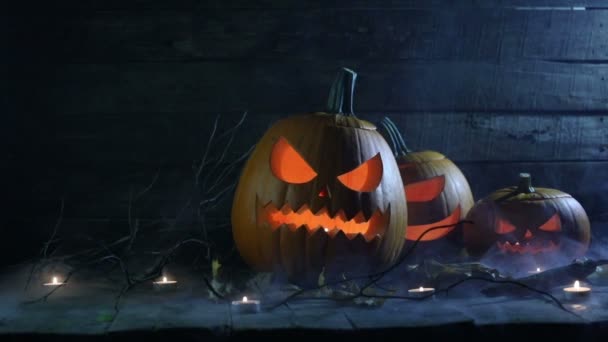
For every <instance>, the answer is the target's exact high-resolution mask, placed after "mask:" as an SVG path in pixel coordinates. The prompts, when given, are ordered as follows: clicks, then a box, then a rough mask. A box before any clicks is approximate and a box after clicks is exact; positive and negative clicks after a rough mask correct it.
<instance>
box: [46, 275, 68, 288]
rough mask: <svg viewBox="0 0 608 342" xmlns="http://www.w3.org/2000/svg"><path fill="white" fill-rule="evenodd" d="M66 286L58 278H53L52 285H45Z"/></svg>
mask: <svg viewBox="0 0 608 342" xmlns="http://www.w3.org/2000/svg"><path fill="white" fill-rule="evenodd" d="M63 284H65V283H64V282H61V281H59V280H58V279H57V277H53V278H52V279H51V282H50V283H44V286H59V285H63Z"/></svg>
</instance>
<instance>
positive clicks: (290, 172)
mask: <svg viewBox="0 0 608 342" xmlns="http://www.w3.org/2000/svg"><path fill="white" fill-rule="evenodd" d="M270 169H271V170H272V173H273V174H274V175H275V177H277V178H279V179H280V180H282V181H284V182H287V183H291V184H303V183H307V182H310V181H311V180H313V179H314V178H315V177H316V176H317V173H316V172H315V170H313V169H312V167H310V165H308V163H307V162H306V160H304V158H303V157H302V156H301V155H300V153H298V151H296V149H295V148H293V146H291V145H290V144H289V142H288V141H287V139H285V138H283V137H280V138H279V139H278V140H277V142H276V143H275V144H274V146H273V148H272V152H271V153H270Z"/></svg>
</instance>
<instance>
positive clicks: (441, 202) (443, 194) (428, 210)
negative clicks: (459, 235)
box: [399, 151, 473, 241]
mask: <svg viewBox="0 0 608 342" xmlns="http://www.w3.org/2000/svg"><path fill="white" fill-rule="evenodd" d="M423 153H424V154H425V155H422V154H423ZM410 154H415V155H413V156H411V157H414V158H419V157H422V158H429V157H431V159H430V160H429V159H426V160H427V162H426V163H422V164H421V163H411V162H401V163H400V164H399V168H400V169H401V178H402V179H403V182H404V184H405V196H406V198H407V203H408V218H409V222H408V226H407V230H406V232H405V238H406V239H407V240H410V241H415V240H418V239H420V241H433V240H437V239H441V238H443V237H445V236H446V235H448V234H449V233H450V232H451V231H452V230H454V228H455V227H456V224H457V223H458V221H460V220H461V218H462V216H463V215H464V214H463V205H464V213H465V214H466V212H467V211H468V210H469V209H470V208H471V207H472V206H473V197H472V195H471V192H470V188H469V185H468V183H467V182H466V179H465V178H464V175H462V173H460V170H458V168H457V167H456V166H455V165H454V164H453V163H452V162H451V161H449V160H448V159H447V158H445V157H444V156H443V155H441V154H439V153H437V152H432V151H426V152H411V153H410ZM416 154H417V155H416ZM405 158H407V157H403V158H401V159H405ZM435 158H436V159H435ZM429 162H431V163H436V164H437V165H436V166H439V165H440V164H443V165H441V166H440V167H438V169H435V168H432V169H430V168H429V166H431V165H429V164H428V163H429ZM442 172H446V173H443V174H438V173H442ZM446 174H447V175H449V176H450V180H451V183H450V184H448V185H447V189H446V180H445V179H446ZM429 175H430V176H429ZM423 177H429V178H423ZM421 178H423V179H422V180H419V179H421ZM463 188H464V189H463ZM429 221H430V222H429ZM437 226H448V227H445V228H440V229H434V230H432V231H430V232H428V233H426V234H424V232H425V231H427V230H428V229H430V228H432V227H437ZM423 234H424V235H423Z"/></svg>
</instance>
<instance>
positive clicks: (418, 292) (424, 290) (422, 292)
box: [407, 286, 435, 298]
mask: <svg viewBox="0 0 608 342" xmlns="http://www.w3.org/2000/svg"><path fill="white" fill-rule="evenodd" d="M407 293H408V295H409V296H410V297H416V298H422V297H427V296H429V295H432V294H434V293H435V289H434V288H432V287H424V286H420V287H419V288H417V289H409V290H407Z"/></svg>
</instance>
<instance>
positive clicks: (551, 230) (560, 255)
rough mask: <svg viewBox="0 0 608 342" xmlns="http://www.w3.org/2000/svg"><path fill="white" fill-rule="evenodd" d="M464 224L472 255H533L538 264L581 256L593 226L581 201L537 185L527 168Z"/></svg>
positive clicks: (481, 204)
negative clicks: (526, 172) (531, 178)
mask: <svg viewBox="0 0 608 342" xmlns="http://www.w3.org/2000/svg"><path fill="white" fill-rule="evenodd" d="M466 219H467V221H471V222H472V223H465V225H464V242H465V246H466V248H467V251H468V252H469V254H470V255H472V256H474V257H482V256H484V255H490V254H491V255H492V257H495V256H498V257H501V256H502V257H504V258H508V259H510V260H515V259H518V258H529V259H532V260H534V261H535V262H536V263H537V264H538V265H546V264H554V263H559V262H560V260H563V261H565V262H567V261H571V260H572V259H573V258H576V257H580V256H582V255H583V254H584V253H585V252H586V251H587V249H588V247H589V243H590V241H591V228H590V224H589V219H588V217H587V214H586V212H585V210H584V209H583V207H582V206H581V204H580V203H579V202H578V201H577V200H576V199H574V198H573V197H572V196H570V195H569V194H567V193H564V192H562V191H560V190H556V189H549V188H533V187H532V186H531V180H530V176H529V175H528V174H521V175H520V184H519V185H518V186H511V187H507V188H503V189H500V190H497V191H495V192H493V193H492V194H490V195H489V196H487V197H485V198H484V199H482V200H480V201H478V202H477V203H476V204H475V205H474V206H473V208H472V209H471V211H469V214H468V215H467V218H466Z"/></svg>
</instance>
